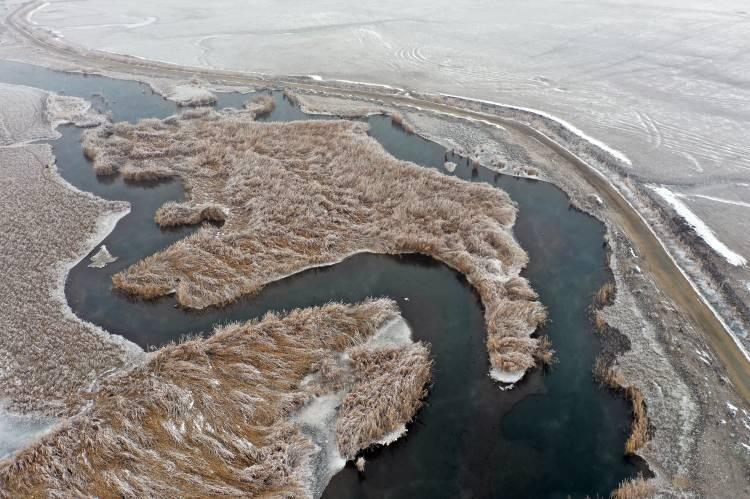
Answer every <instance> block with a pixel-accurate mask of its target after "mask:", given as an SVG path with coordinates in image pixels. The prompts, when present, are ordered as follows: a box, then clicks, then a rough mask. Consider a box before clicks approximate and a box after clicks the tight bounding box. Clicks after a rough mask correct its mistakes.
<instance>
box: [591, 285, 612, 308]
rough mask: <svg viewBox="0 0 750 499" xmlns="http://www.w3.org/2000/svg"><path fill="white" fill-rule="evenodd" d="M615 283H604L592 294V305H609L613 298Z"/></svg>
mask: <svg viewBox="0 0 750 499" xmlns="http://www.w3.org/2000/svg"><path fill="white" fill-rule="evenodd" d="M615 291H616V288H615V283H614V282H612V281H609V282H606V283H604V285H602V287H601V288H599V290H598V291H597V292H596V293H595V294H594V306H595V307H597V308H600V307H603V306H604V305H609V304H610V303H612V301H613V300H614V298H615Z"/></svg>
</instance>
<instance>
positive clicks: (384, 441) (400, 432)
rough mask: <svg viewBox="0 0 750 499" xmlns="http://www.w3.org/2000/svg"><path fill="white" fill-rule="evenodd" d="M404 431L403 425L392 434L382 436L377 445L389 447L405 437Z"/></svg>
mask: <svg viewBox="0 0 750 499" xmlns="http://www.w3.org/2000/svg"><path fill="white" fill-rule="evenodd" d="M406 431H407V430H406V425H405V424H403V425H401V426H399V427H398V428H396V429H395V430H393V431H392V432H390V433H388V434H386V435H383V438H381V439H380V440H378V442H377V443H379V444H380V445H391V444H392V443H393V442H395V441H396V440H398V439H399V438H401V437H403V436H404V435H406Z"/></svg>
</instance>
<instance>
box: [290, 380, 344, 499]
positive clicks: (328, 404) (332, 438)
mask: <svg viewBox="0 0 750 499" xmlns="http://www.w3.org/2000/svg"><path fill="white" fill-rule="evenodd" d="M345 393H346V392H344V391H341V392H338V393H335V394H329V395H323V396H320V397H313V398H312V399H311V400H310V402H308V403H307V404H305V405H304V406H303V407H302V408H301V409H300V410H299V412H297V414H296V415H295V416H294V421H295V422H296V423H297V424H298V425H299V427H300V431H301V432H302V433H303V434H304V435H306V436H307V437H309V438H310V439H311V440H312V441H313V442H314V443H315V446H316V447H317V450H316V453H315V454H316V456H311V458H312V459H311V461H310V462H311V465H312V466H314V469H313V470H312V480H310V482H309V483H308V494H307V495H308V496H310V497H320V496H321V495H322V494H323V490H324V489H325V487H326V485H328V482H330V480H331V478H332V477H333V475H335V474H336V473H338V472H339V471H341V470H342V469H344V466H345V465H346V460H345V459H344V458H343V457H342V456H341V454H340V453H339V448H338V443H337V440H336V416H337V415H338V407H339V406H340V405H341V402H342V400H343V399H344V396H345Z"/></svg>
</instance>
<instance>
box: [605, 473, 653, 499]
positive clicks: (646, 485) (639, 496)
mask: <svg viewBox="0 0 750 499" xmlns="http://www.w3.org/2000/svg"><path fill="white" fill-rule="evenodd" d="M655 496H656V487H655V486H654V484H653V483H652V482H651V481H650V480H647V479H645V478H643V477H641V476H639V477H637V478H630V479H628V480H623V481H622V482H621V483H620V486H619V487H617V489H615V490H614V491H613V492H612V494H611V495H610V496H609V497H610V498H611V499H650V498H652V497H655Z"/></svg>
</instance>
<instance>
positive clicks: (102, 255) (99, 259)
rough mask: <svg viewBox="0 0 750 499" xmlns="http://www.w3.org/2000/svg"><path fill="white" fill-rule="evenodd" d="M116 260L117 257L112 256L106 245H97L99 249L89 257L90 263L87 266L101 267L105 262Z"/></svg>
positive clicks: (104, 265) (105, 264)
mask: <svg viewBox="0 0 750 499" xmlns="http://www.w3.org/2000/svg"><path fill="white" fill-rule="evenodd" d="M116 260H117V257H116V256H112V254H111V253H110V252H109V250H108V249H107V247H106V246H105V245H103V244H102V245H101V246H100V247H99V251H97V252H96V254H95V255H94V256H92V257H91V263H89V267H91V268H95V269H103V268H104V267H106V266H107V264H110V263H112V262H114V261H116Z"/></svg>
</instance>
